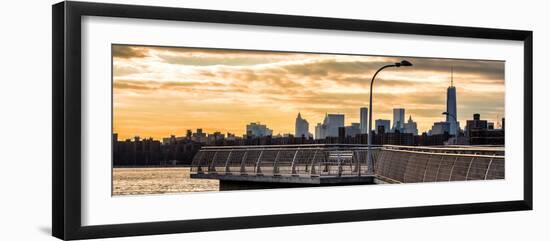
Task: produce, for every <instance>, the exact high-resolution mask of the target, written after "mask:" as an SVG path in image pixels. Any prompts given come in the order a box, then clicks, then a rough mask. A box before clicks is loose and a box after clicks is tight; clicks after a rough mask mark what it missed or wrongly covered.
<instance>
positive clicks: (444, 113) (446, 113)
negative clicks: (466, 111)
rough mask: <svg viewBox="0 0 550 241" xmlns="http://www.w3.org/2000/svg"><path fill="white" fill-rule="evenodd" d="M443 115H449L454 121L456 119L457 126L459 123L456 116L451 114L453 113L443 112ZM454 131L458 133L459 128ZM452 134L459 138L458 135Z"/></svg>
mask: <svg viewBox="0 0 550 241" xmlns="http://www.w3.org/2000/svg"><path fill="white" fill-rule="evenodd" d="M441 114H442V115H448V116H450V117H453V119H455V125H456V123H457V122H458V120H457V119H456V116H455V115H453V114H451V113H449V112H447V111H445V112H443V113H441ZM454 131H455V132H457V131H458V130H457V128H455V130H454ZM452 134H453V135H455V136H457V133H452Z"/></svg>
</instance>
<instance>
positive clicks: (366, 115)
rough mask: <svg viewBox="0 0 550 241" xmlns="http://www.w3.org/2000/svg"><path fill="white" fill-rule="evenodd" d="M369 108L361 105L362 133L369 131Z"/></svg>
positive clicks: (360, 124) (360, 126)
mask: <svg viewBox="0 0 550 241" xmlns="http://www.w3.org/2000/svg"><path fill="white" fill-rule="evenodd" d="M368 121H369V108H367V107H361V109H359V129H360V130H361V134H366V133H369V131H368V129H369V126H368V125H369V123H368Z"/></svg>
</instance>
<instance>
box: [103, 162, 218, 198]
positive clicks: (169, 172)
mask: <svg viewBox="0 0 550 241" xmlns="http://www.w3.org/2000/svg"><path fill="white" fill-rule="evenodd" d="M189 171H190V168H189V167H168V168H156V167H147V168H113V195H115V196H116V195H136V194H162V193H180V192H206V191H218V190H219V181H218V180H207V179H191V178H190V177H189Z"/></svg>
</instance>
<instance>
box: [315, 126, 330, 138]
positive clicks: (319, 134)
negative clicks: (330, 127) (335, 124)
mask: <svg viewBox="0 0 550 241" xmlns="http://www.w3.org/2000/svg"><path fill="white" fill-rule="evenodd" d="M326 129H327V126H325V125H323V123H317V125H316V126H315V139H325V137H326V136H327V134H326Z"/></svg>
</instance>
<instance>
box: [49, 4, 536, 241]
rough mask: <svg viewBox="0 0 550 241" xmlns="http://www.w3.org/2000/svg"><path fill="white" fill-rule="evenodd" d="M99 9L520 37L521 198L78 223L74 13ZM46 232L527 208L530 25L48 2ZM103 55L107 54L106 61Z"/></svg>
mask: <svg viewBox="0 0 550 241" xmlns="http://www.w3.org/2000/svg"><path fill="white" fill-rule="evenodd" d="M83 16H104V17H120V18H135V19H158V20H174V21H194V22H206V23H228V24H244V25H258V26H280V27H296V28H311V29H327V30H350V31H366V32H378V33H396V34H414V35H426V36H450V37H468V38H481V39H499V40H516V41H522V42H523V43H524V137H523V138H524V163H523V165H524V180H523V182H524V187H523V188H524V194H523V199H521V200H510V201H502V202H484V203H464V204H456V205H433V206H421V207H404V208H383V209H368V210H343V211H334V212H316V213H296V214H284V215H264V216H247V217H235V218H212V219H200V220H183V221H163V222H146V223H143V222H139V220H136V223H131V224H114V225H99V226H82V224H81V213H82V207H81V138H82V134H81V108H82V107H81V89H82V84H81V55H82V52H81V17H83ZM52 24H53V33H52V63H53V67H52V79H53V86H52V90H53V93H52V94H53V99H52V103H53V113H52V115H53V120H52V123H53V124H52V132H53V133H52V136H53V138H52V143H53V144H52V146H53V147H52V148H53V149H52V153H53V154H52V163H53V164H52V175H53V181H52V189H53V193H52V233H53V236H55V237H57V238H60V239H66V240H68V239H87V238H106V237H119V236H134V235H151V234H168V233H185V232H200V231H213V230H229V229H244V228H261V227H277V226H290V225H308V224H322V223H337V222H351V221H366V220H380V219H397V218H413V217H427V216H442V215H457V214H473V213H489V212H502V211H518V210H532V208H533V206H532V205H533V181H532V180H533V178H532V176H533V174H532V171H533V153H532V147H533V143H532V122H533V97H532V94H533V63H532V62H533V43H532V41H533V32H532V31H523V30H506V29H491V28H474V27H458V26H443V25H430V24H415V23H398V22H384V21H366V20H354V19H336V18H324V17H307V16H291V15H278V14H263V13H247V12H230V11H216V10H197V9H185V8H171V7H151V6H136V5H120V4H104V3H90V2H60V3H57V4H55V5H53V6H52ZM106 61H107V60H106Z"/></svg>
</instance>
